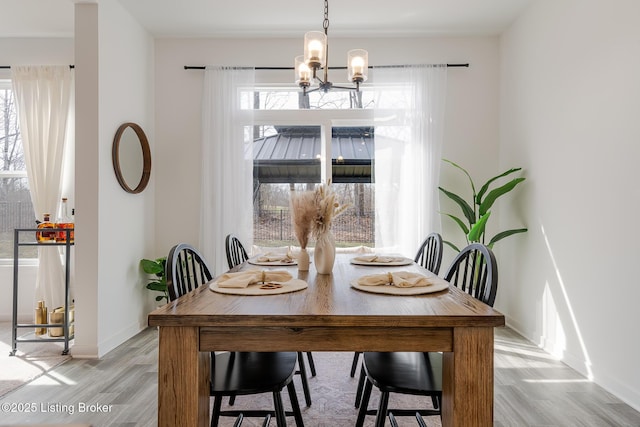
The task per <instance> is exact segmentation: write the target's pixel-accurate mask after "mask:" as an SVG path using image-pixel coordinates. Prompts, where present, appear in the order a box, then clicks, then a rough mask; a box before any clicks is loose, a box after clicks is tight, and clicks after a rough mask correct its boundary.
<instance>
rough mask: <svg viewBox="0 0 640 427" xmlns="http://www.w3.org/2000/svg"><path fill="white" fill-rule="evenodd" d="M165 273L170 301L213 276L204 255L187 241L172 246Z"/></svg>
mask: <svg viewBox="0 0 640 427" xmlns="http://www.w3.org/2000/svg"><path fill="white" fill-rule="evenodd" d="M165 274H166V278H167V291H168V292H169V300H170V301H173V300H174V299H176V298H179V297H181V296H182V295H185V294H187V293H189V292H191V291H193V290H194V289H197V288H198V287H199V286H201V285H204V284H205V283H207V282H208V281H210V280H211V279H212V278H213V274H212V273H211V270H210V269H209V266H208V265H207V263H206V261H205V260H204V258H203V257H202V255H200V253H199V252H198V251H197V250H196V248H194V247H193V246H191V245H189V244H187V243H180V244H177V245H175V246H174V247H173V248H171V251H170V252H169V256H168V257H167V264H166V272H165Z"/></svg>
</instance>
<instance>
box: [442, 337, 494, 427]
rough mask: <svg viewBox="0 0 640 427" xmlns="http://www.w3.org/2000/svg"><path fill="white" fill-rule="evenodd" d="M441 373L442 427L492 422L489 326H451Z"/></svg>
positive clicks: (485, 425) (482, 426) (480, 425)
mask: <svg viewBox="0 0 640 427" xmlns="http://www.w3.org/2000/svg"><path fill="white" fill-rule="evenodd" d="M442 376H443V378H442V382H443V384H442V388H443V390H442V425H443V427H453V426H464V427H473V426H478V427H489V426H492V425H493V328H490V327H487V328H454V330H453V352H446V353H444V357H443V373H442Z"/></svg>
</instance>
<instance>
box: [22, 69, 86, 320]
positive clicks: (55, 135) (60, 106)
mask: <svg viewBox="0 0 640 427" xmlns="http://www.w3.org/2000/svg"><path fill="white" fill-rule="evenodd" d="M11 79H12V83H13V90H14V92H15V95H16V100H17V107H18V115H19V118H20V133H21V136H22V144H23V147H24V153H25V162H26V167H27V177H28V179H29V188H30V191H31V201H32V203H33V207H34V210H35V212H36V215H37V216H38V218H40V219H42V215H43V214H44V213H49V214H51V221H52V222H53V221H55V218H56V216H57V212H58V203H59V201H60V198H61V189H62V172H63V170H62V169H63V155H64V152H65V138H66V131H67V121H68V116H69V105H70V98H71V90H72V85H73V75H72V72H71V70H70V68H69V66H12V67H11ZM34 226H35V223H34ZM38 265H39V267H38V274H37V279H36V293H35V294H36V299H37V300H44V301H45V304H46V305H47V307H49V308H50V309H53V308H56V307H60V306H63V305H65V301H64V270H63V267H62V262H61V260H60V255H59V252H58V250H57V248H56V247H51V248H39V250H38Z"/></svg>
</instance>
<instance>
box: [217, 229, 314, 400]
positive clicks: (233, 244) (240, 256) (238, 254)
mask: <svg viewBox="0 0 640 427" xmlns="http://www.w3.org/2000/svg"><path fill="white" fill-rule="evenodd" d="M225 249H226V252H227V263H228V264H229V269H232V268H233V267H235V266H237V265H239V264H242V263H243V262H245V261H247V260H248V259H249V256H248V255H247V251H246V249H245V248H244V245H243V244H242V242H241V241H240V239H238V238H237V237H236V236H235V235H233V234H228V235H227V237H226V238H225ZM307 361H308V362H309V369H310V370H311V376H312V377H315V376H316V365H315V363H314V360H313V355H312V354H311V352H307ZM298 367H299V368H298V370H296V374H297V375H300V380H301V381H302V391H303V393H304V401H305V404H306V405H307V406H311V390H310V389H309V380H308V379H307V366H306V364H305V362H304V355H303V353H302V352H298ZM234 400H235V399H234V398H233V397H231V399H229V404H230V405H233V404H234Z"/></svg>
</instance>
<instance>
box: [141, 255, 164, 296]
mask: <svg viewBox="0 0 640 427" xmlns="http://www.w3.org/2000/svg"><path fill="white" fill-rule="evenodd" d="M166 264H167V257H162V258H157V259H154V260H151V259H141V260H140V266H141V267H142V270H144V272H145V273H147V274H149V275H152V276H153V278H152V279H151V281H150V282H149V283H147V285H146V288H147V289H149V290H151V291H157V292H161V295H157V296H156V301H162V300H166V301H165V302H169V293H168V292H167V278H166V277H165V274H164V272H165V266H166Z"/></svg>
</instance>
